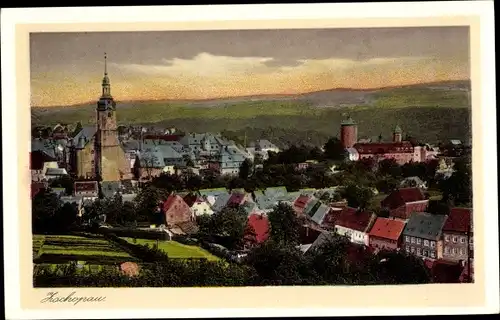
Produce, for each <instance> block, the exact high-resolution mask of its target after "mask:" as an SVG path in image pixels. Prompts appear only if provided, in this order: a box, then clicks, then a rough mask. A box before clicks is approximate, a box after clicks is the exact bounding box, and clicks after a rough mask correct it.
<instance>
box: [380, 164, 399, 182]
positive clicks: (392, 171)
mask: <svg viewBox="0 0 500 320" xmlns="http://www.w3.org/2000/svg"><path fill="white" fill-rule="evenodd" d="M378 171H379V173H380V174H382V175H390V176H392V177H394V178H397V177H400V176H401V173H402V170H401V167H400V166H399V164H398V163H397V162H396V160H394V159H384V160H382V161H380V162H379V169H378Z"/></svg>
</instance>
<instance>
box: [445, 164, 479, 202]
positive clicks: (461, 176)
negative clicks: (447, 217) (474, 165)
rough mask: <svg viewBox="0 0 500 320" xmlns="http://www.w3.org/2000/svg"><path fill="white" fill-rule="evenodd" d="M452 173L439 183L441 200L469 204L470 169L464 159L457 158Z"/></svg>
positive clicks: (470, 198) (470, 196)
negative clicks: (441, 194)
mask: <svg viewBox="0 0 500 320" xmlns="http://www.w3.org/2000/svg"><path fill="white" fill-rule="evenodd" d="M454 170H455V172H453V174H452V175H451V177H449V178H448V179H445V180H441V182H440V183H439V189H440V190H441V191H442V192H443V201H444V202H450V203H452V204H454V205H466V206H470V205H471V203H472V170H471V165H470V163H468V162H467V161H466V160H464V159H461V160H457V161H456V162H455V165H454Z"/></svg>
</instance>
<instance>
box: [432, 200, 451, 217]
mask: <svg viewBox="0 0 500 320" xmlns="http://www.w3.org/2000/svg"><path fill="white" fill-rule="evenodd" d="M427 211H428V212H429V213H432V214H437V215H448V214H450V207H449V206H448V204H446V202H443V201H436V200H431V201H429V207H428V209H427Z"/></svg>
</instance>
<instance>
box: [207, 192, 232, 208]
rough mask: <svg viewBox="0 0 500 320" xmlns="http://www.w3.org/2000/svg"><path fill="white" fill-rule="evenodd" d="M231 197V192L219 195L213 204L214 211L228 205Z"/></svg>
mask: <svg viewBox="0 0 500 320" xmlns="http://www.w3.org/2000/svg"><path fill="white" fill-rule="evenodd" d="M229 198H231V194H229V193H223V194H221V195H219V196H218V197H217V200H215V202H214V204H213V205H212V210H213V212H219V211H221V210H222V209H224V208H225V207H226V206H227V203H228V201H229Z"/></svg>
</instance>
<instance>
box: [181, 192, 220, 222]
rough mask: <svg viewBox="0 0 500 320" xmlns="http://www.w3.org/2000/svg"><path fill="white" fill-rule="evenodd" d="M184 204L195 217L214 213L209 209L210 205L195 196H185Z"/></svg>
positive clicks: (191, 194)
mask: <svg viewBox="0 0 500 320" xmlns="http://www.w3.org/2000/svg"><path fill="white" fill-rule="evenodd" d="M183 199H184V202H186V204H187V205H188V206H189V207H190V208H191V212H192V213H193V215H194V216H195V217H198V216H201V215H204V214H208V215H212V214H213V213H214V211H213V210H212V208H211V207H210V204H209V203H208V202H207V201H206V200H205V199H203V198H202V197H201V196H199V195H197V194H193V193H190V194H187V195H185V196H184V198H183Z"/></svg>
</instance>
